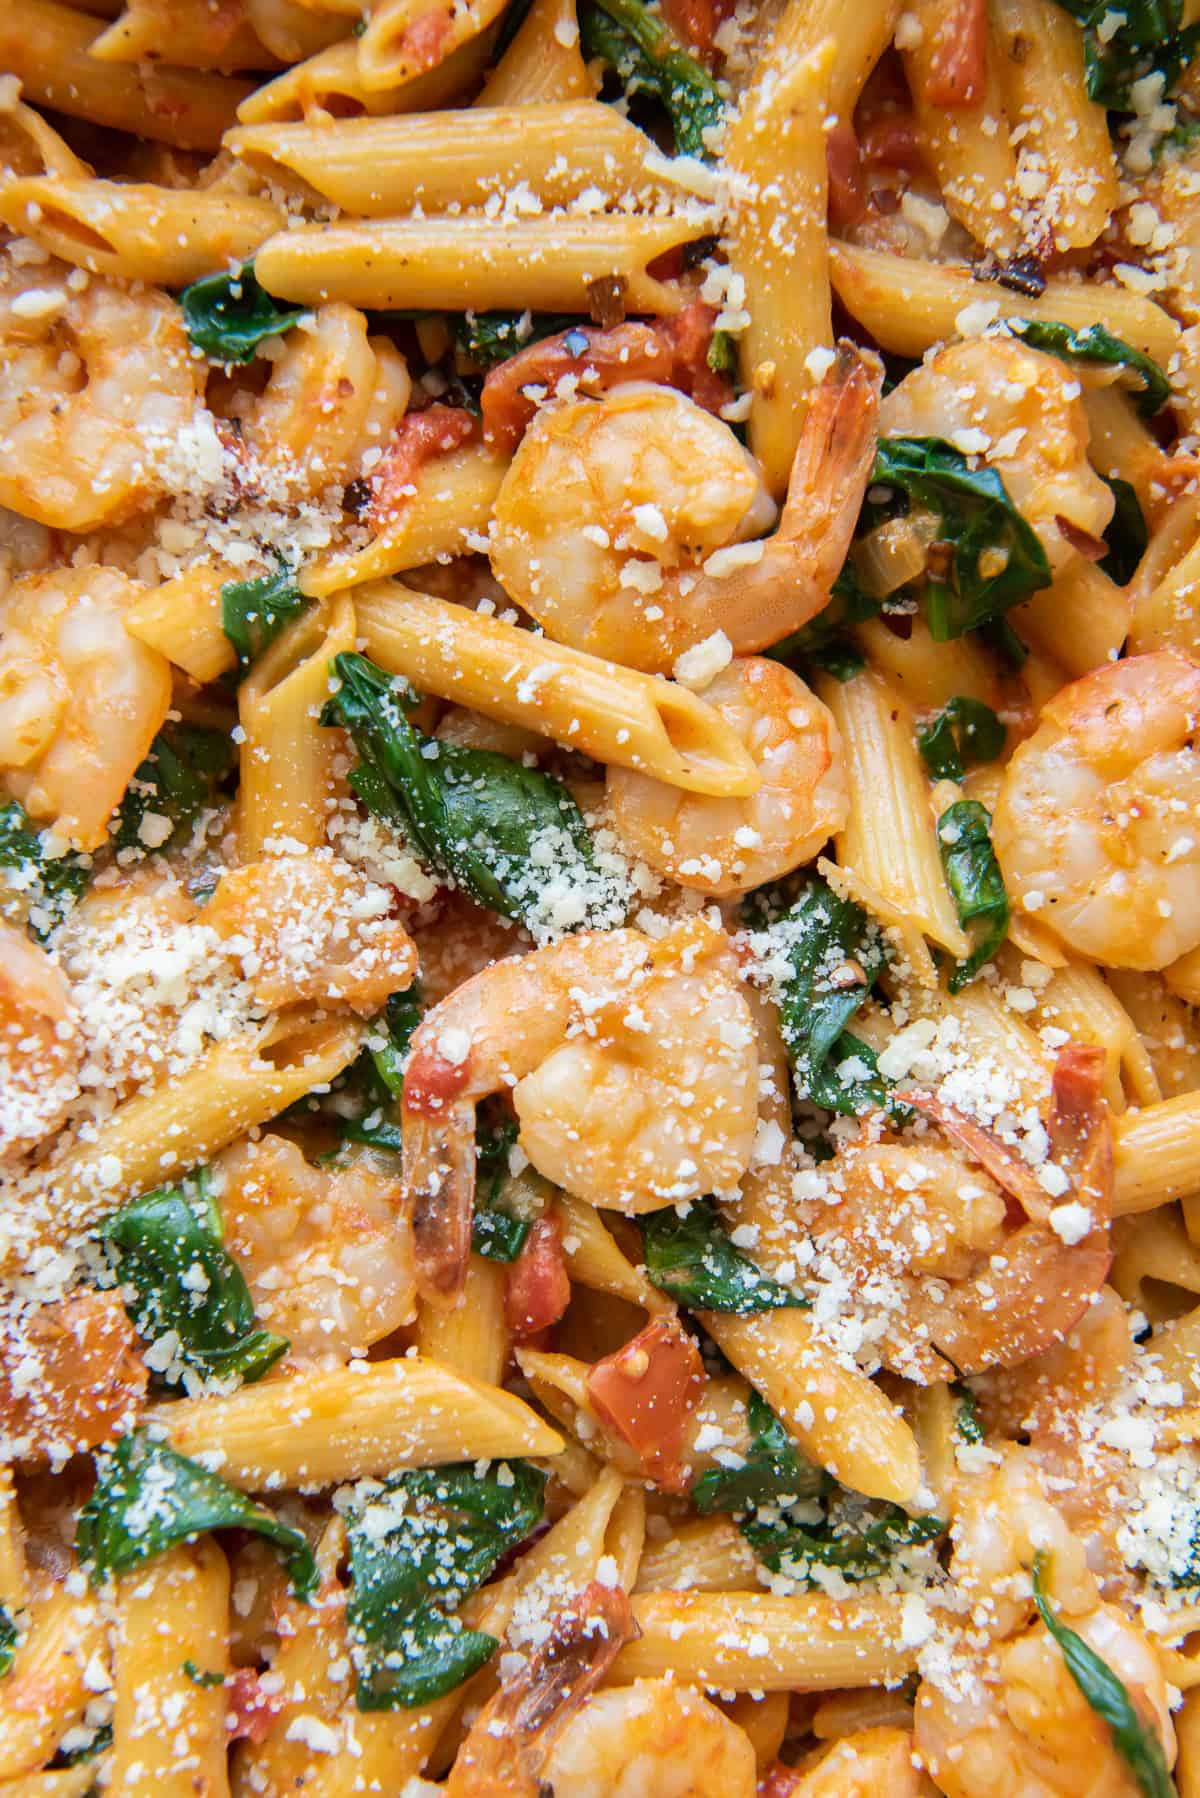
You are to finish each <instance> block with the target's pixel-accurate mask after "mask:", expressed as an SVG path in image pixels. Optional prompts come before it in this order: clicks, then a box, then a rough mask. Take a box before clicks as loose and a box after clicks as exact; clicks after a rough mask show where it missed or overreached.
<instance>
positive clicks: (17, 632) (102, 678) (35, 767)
mask: <svg viewBox="0 0 1200 1798" xmlns="http://www.w3.org/2000/svg"><path fill="white" fill-rule="evenodd" d="M138 593H139V588H138V587H137V585H136V584H135V583H134V582H133V581H131V580H129V579H127V578H126V576H125V575H123V574H118V573H117V572H116V570H115V569H111V568H59V569H55V570H53V571H52V572H50V573H47V574H32V575H26V576H25V577H23V578H22V579H20V580H16V581H14V582H13V583H12V585H11V586H10V587H9V589H8V591H7V593H6V594H5V595H4V598H3V599H2V600H0V779H2V781H3V784H4V786H5V787H6V788H7V789H8V792H9V793H10V794H11V795H12V797H13V798H14V799H19V800H20V801H21V804H22V805H23V806H24V807H25V810H26V811H27V812H28V813H29V814H30V816H31V817H33V818H36V819H38V820H40V821H44V822H46V823H48V824H51V825H52V826H53V828H54V831H55V833H56V834H57V835H58V836H60V837H65V838H66V839H67V841H68V842H69V843H71V844H72V845H73V846H74V847H76V848H79V849H98V848H99V846H100V845H101V843H103V842H104V840H105V836H106V833H107V826H108V818H109V814H110V812H111V811H112V809H113V807H114V806H115V805H117V804H118V803H119V802H120V799H121V796H122V794H123V793H124V791H125V789H126V787H127V786H128V785H129V782H130V780H131V778H132V776H133V773H134V770H135V769H136V768H137V766H138V763H139V762H140V761H141V760H142V758H143V756H144V755H145V754H146V751H147V750H148V749H149V747H150V743H151V740H152V738H153V736H154V733H155V732H156V731H157V730H158V728H159V726H160V725H161V724H162V722H163V719H164V718H165V717H166V715H167V708H168V706H169V705H170V703H171V669H170V664H169V663H168V661H167V660H166V657H165V656H161V655H159V654H158V652H157V650H153V649H148V648H147V647H146V645H145V644H144V643H139V642H138V641H137V639H136V638H135V637H131V636H130V635H129V633H128V631H127V630H126V629H125V613H126V611H127V610H128V608H129V606H130V605H131V604H132V603H133V601H134V600H135V599H136V598H137V596H138Z"/></svg>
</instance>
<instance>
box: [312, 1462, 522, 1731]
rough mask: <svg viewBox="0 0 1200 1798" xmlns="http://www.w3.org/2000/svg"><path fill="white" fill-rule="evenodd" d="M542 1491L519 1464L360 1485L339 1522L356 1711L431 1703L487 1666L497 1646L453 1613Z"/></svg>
mask: <svg viewBox="0 0 1200 1798" xmlns="http://www.w3.org/2000/svg"><path fill="white" fill-rule="evenodd" d="M545 1484H546V1476H545V1474H544V1473H541V1472H540V1471H539V1470H538V1469H537V1468H536V1467H533V1466H532V1465H531V1464H530V1463H529V1462H528V1461H500V1462H494V1463H493V1464H492V1465H491V1467H490V1468H489V1470H488V1471H487V1472H486V1473H481V1472H480V1469H479V1464H478V1463H477V1462H464V1463H461V1464H456V1465H454V1466H450V1467H431V1468H424V1469H421V1470H420V1471H418V1472H414V1473H401V1474H397V1475H395V1476H394V1477H393V1478H392V1479H390V1480H387V1481H385V1482H384V1484H383V1485H382V1486H375V1485H374V1484H373V1483H372V1486H371V1487H368V1488H367V1489H366V1493H365V1495H364V1498H363V1500H362V1501H361V1502H360V1503H359V1505H358V1507H357V1508H356V1510H355V1511H354V1513H353V1514H352V1515H351V1517H350V1520H349V1526H348V1540H349V1546H350V1575H351V1581H352V1585H353V1593H352V1596H351V1599H350V1604H349V1607H348V1610H347V1614H346V1615H347V1627H348V1630H349V1635H350V1642H351V1654H352V1656H353V1659H354V1664H355V1668H356V1670H357V1674H358V1689H357V1695H356V1701H357V1704H358V1708H359V1709H360V1710H363V1711H377V1710H394V1709H397V1708H399V1707H403V1708H406V1709H407V1708H411V1707H412V1706H414V1705H420V1704H428V1703H431V1702H432V1700H433V1699H435V1698H442V1697H444V1696H445V1694H446V1693H447V1692H452V1691H454V1689H455V1688H456V1687H457V1686H460V1685H461V1684H462V1682H463V1681H464V1680H465V1679H469V1678H470V1676H471V1675H472V1674H473V1673H475V1672H477V1671H478V1669H479V1668H480V1667H482V1666H483V1665H484V1664H485V1663H486V1662H487V1661H489V1660H490V1659H491V1657H492V1655H493V1654H494V1653H495V1651H496V1649H497V1648H498V1646H499V1643H498V1642H497V1640H496V1638H495V1637H494V1636H490V1635H487V1634H485V1633H484V1632H483V1631H482V1630H470V1629H466V1628H464V1627H463V1625H462V1623H461V1622H460V1621H459V1619H458V1618H457V1617H455V1616H453V1615H452V1614H451V1613H452V1612H453V1611H454V1610H455V1609H456V1608H457V1607H458V1606H459V1605H460V1604H461V1603H462V1601H463V1599H465V1598H467V1597H469V1595H470V1594H471V1593H472V1592H474V1591H476V1590H477V1589H478V1587H480V1586H481V1585H482V1584H483V1582H484V1581H485V1580H486V1579H487V1578H488V1576H489V1575H490V1574H491V1573H492V1571H493V1570H494V1568H495V1567H496V1564H497V1562H498V1561H499V1560H500V1559H501V1557H502V1556H503V1555H504V1554H506V1553H507V1552H508V1550H509V1549H510V1548H515V1547H517V1546H518V1544H520V1543H521V1542H524V1541H525V1539H526V1537H527V1536H528V1535H529V1534H530V1533H531V1531H532V1530H534V1529H535V1528H536V1526H537V1524H538V1523H539V1522H540V1520H541V1516H542V1511H543V1508H544V1498H543V1494H544V1490H545Z"/></svg>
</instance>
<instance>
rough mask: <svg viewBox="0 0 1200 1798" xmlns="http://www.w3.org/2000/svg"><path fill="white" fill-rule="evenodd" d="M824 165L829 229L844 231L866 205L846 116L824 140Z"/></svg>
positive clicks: (858, 159)
mask: <svg viewBox="0 0 1200 1798" xmlns="http://www.w3.org/2000/svg"><path fill="white" fill-rule="evenodd" d="M825 164H826V167H827V169H828V171H829V224H830V228H831V229H832V230H833V231H836V232H838V233H843V232H846V231H849V230H851V229H852V227H853V226H855V225H856V224H857V223H858V221H859V219H860V218H861V217H862V215H863V212H864V210H865V208H866V197H865V195H864V194H863V187H862V158H861V154H860V151H859V144H858V138H857V136H856V135H855V131H854V126H853V125H852V124H851V123H850V121H849V120H848V119H842V120H839V121H838V123H837V124H836V125H835V126H834V128H833V130H832V131H831V132H830V133H829V135H828V137H827V138H826V139H825Z"/></svg>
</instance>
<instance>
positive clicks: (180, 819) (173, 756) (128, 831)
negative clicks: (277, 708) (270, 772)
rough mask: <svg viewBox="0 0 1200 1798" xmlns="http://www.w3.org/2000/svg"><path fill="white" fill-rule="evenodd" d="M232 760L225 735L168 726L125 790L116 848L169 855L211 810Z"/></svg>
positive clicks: (186, 725) (179, 726) (191, 727)
mask: <svg viewBox="0 0 1200 1798" xmlns="http://www.w3.org/2000/svg"><path fill="white" fill-rule="evenodd" d="M233 759H234V746H233V742H232V740H231V739H230V738H229V737H228V736H227V735H226V733H225V732H224V731H222V730H204V729H201V728H200V727H199V726H197V725H191V724H165V725H164V726H163V728H162V729H161V730H160V731H159V733H158V735H157V736H156V737H155V738H154V741H153V742H152V743H151V745H150V748H149V750H148V751H147V754H146V759H145V761H144V762H141V763H140V764H139V766H138V768H137V770H136V772H135V773H134V776H133V779H132V780H131V781H130V783H129V785H128V787H127V788H126V790H125V797H124V798H123V799H122V801H121V809H120V812H119V814H118V824H117V835H116V842H117V848H118V849H166V848H167V847H168V846H169V845H170V844H171V843H173V842H174V841H175V840H176V838H177V837H179V836H181V835H182V833H183V832H184V831H185V830H186V829H187V827H188V825H190V824H191V822H192V820H193V818H195V817H196V815H197V813H198V812H199V811H201V809H202V808H203V807H204V806H206V805H211V803H212V800H213V796H214V794H215V792H216V789H217V786H218V784H219V783H220V781H221V780H222V779H223V778H224V776H225V775H226V774H228V773H229V771H230V769H231V768H232V766H233Z"/></svg>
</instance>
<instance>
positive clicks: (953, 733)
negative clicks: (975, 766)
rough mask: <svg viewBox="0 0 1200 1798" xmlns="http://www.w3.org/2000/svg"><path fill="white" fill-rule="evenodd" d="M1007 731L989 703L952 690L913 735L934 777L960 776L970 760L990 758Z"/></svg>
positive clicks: (1000, 746)
mask: <svg viewBox="0 0 1200 1798" xmlns="http://www.w3.org/2000/svg"><path fill="white" fill-rule="evenodd" d="M1007 735H1008V732H1007V731H1006V730H1005V728H1004V726H1003V724H1001V722H1000V720H999V718H997V716H996V714H995V712H993V710H992V708H991V706H990V705H984V703H983V701H982V700H981V699H971V698H970V697H969V696H968V695H966V694H962V693H960V694H956V695H955V697H954V698H953V699H951V700H949V701H948V702H947V704H946V705H944V706H943V707H942V709H941V711H940V712H939V713H938V715H937V717H936V718H934V719H933V720H932V721H931V722H930V723H929V724H927V725H926V727H925V729H924V730H923V731H921V733H920V734H919V736H918V737H917V748H918V749H919V750H920V751H921V756H922V759H923V761H924V763H925V766H926V767H927V768H928V769H929V772H930V773H931V774H932V775H933V778H934V779H935V780H961V779H962V777H963V775H964V773H965V772H966V770H967V768H968V767H969V766H970V764H971V763H972V762H994V761H995V759H996V757H997V756H998V755H1002V754H1003V753H1004V743H1005V739H1006V737H1007Z"/></svg>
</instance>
